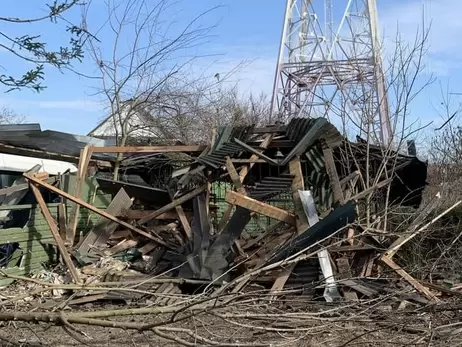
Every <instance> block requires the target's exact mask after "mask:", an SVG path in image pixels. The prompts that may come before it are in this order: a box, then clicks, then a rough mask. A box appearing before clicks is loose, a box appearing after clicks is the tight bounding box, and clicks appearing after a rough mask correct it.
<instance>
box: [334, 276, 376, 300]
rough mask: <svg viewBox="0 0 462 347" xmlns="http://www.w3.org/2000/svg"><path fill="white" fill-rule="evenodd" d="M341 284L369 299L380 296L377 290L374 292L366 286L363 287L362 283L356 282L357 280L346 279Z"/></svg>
mask: <svg viewBox="0 0 462 347" xmlns="http://www.w3.org/2000/svg"><path fill="white" fill-rule="evenodd" d="M340 283H341V284H342V285H345V286H348V287H350V288H351V289H354V290H356V291H357V292H358V293H361V294H363V295H366V296H368V297H374V296H376V295H378V294H379V292H378V291H376V290H374V289H372V288H369V287H367V286H365V285H362V284H361V283H359V281H355V280H351V279H344V280H341V281H340ZM356 299H358V297H357V296H356Z"/></svg>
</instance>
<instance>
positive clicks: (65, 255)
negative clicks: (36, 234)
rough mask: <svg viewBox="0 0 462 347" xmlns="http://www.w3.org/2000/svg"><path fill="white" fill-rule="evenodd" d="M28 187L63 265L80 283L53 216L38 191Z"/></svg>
mask: <svg viewBox="0 0 462 347" xmlns="http://www.w3.org/2000/svg"><path fill="white" fill-rule="evenodd" d="M26 178H27V177H26ZM30 187H31V189H32V192H33V193H34V195H35V199H36V200H37V203H38V204H39V206H40V210H41V211H42V214H43V217H44V218H45V220H46V222H47V223H48V226H49V227H50V231H51V234H52V235H53V238H54V239H55V242H56V245H57V247H58V249H59V252H60V253H61V256H62V257H63V260H64V263H65V264H66V266H67V268H68V269H69V272H70V274H71V277H72V279H73V280H74V282H75V283H77V284H79V283H82V281H81V279H80V276H79V273H78V271H77V269H76V268H75V265H74V263H73V262H72V259H71V257H70V256H69V253H67V249H66V246H65V245H64V242H63V240H62V238H61V236H60V235H59V230H58V227H57V226H56V223H55V221H54V220H53V216H52V215H51V213H50V210H49V209H48V207H47V205H46V203H45V200H43V196H42V194H41V193H40V190H39V189H38V188H37V187H36V186H35V185H33V184H32V183H31V185H30Z"/></svg>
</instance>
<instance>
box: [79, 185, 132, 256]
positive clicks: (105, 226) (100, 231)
mask: <svg viewBox="0 0 462 347" xmlns="http://www.w3.org/2000/svg"><path fill="white" fill-rule="evenodd" d="M132 204H133V200H132V199H131V198H130V197H129V196H128V194H127V193H126V192H125V190H124V189H123V188H120V190H119V191H118V192H117V194H116V195H115V196H114V199H112V201H111V203H110V204H109V206H108V208H107V209H106V213H109V214H111V215H113V216H115V215H118V214H123V213H125V212H126V211H127V210H128V209H129V208H130V207H131V206H132ZM117 227H118V224H117V223H116V222H114V221H111V220H107V219H105V218H100V220H99V222H98V223H97V224H96V225H95V226H94V227H93V228H92V229H91V230H90V232H89V233H88V234H87V235H86V236H85V238H84V239H83V240H82V242H80V245H79V247H78V248H77V249H78V251H79V252H80V253H81V254H85V253H88V252H89V251H90V248H91V247H92V246H94V247H103V246H105V245H106V242H107V241H108V240H109V237H110V236H111V234H112V233H113V232H114V231H115V230H116V229H117Z"/></svg>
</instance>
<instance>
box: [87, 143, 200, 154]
mask: <svg viewBox="0 0 462 347" xmlns="http://www.w3.org/2000/svg"><path fill="white" fill-rule="evenodd" d="M205 147H206V146H200V145H197V146H139V147H137V146H126V147H118V146H106V147H93V153H178V152H201V151H203V150H204V148H205Z"/></svg>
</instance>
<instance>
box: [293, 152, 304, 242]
mask: <svg viewBox="0 0 462 347" xmlns="http://www.w3.org/2000/svg"><path fill="white" fill-rule="evenodd" d="M289 172H290V174H291V175H292V176H294V179H293V181H292V186H291V190H292V199H293V201H294V206H295V214H296V215H297V234H298V235H300V233H301V232H303V231H304V230H305V229H306V228H307V227H308V219H307V218H306V214H305V210H304V209H303V204H302V201H301V199H300V194H299V192H298V191H299V190H304V189H305V182H304V180H303V172H302V166H301V164H300V158H295V159H293V160H291V161H290V162H289Z"/></svg>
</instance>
